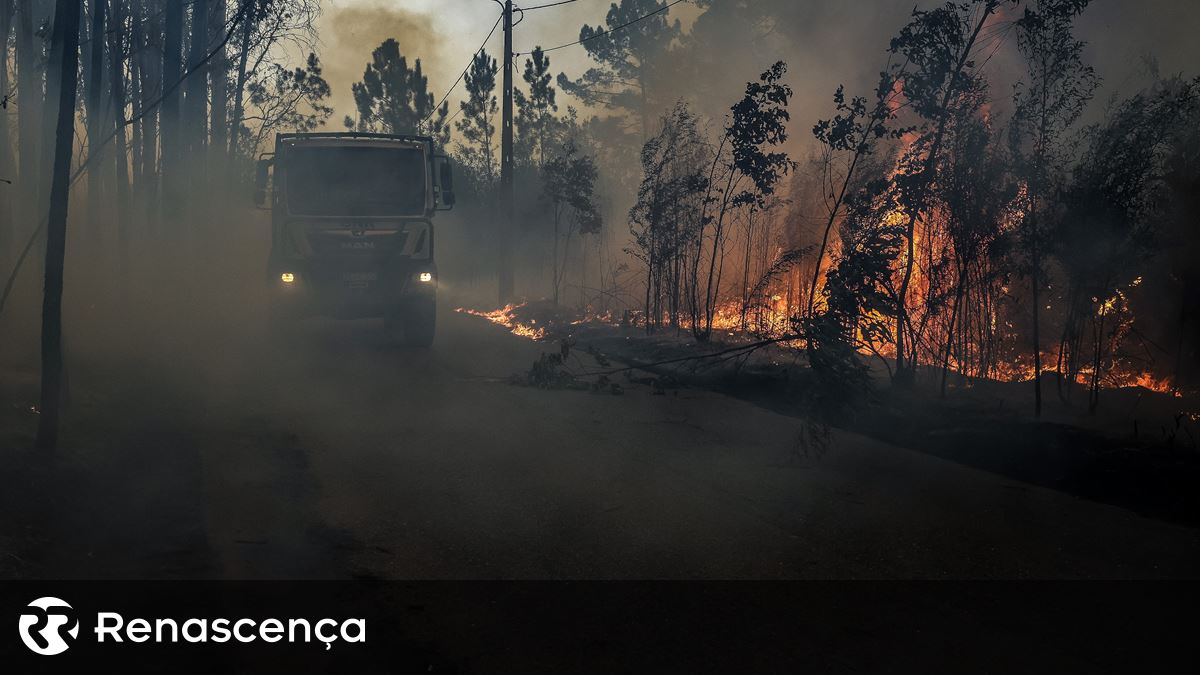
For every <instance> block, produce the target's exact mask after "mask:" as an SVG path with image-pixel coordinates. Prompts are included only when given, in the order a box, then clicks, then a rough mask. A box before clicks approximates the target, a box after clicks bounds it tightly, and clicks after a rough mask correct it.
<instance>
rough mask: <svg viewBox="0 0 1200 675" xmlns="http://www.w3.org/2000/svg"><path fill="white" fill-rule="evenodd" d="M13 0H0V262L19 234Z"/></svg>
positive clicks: (14, 243)
mask: <svg viewBox="0 0 1200 675" xmlns="http://www.w3.org/2000/svg"><path fill="white" fill-rule="evenodd" d="M12 19H13V0H0V45H2V46H3V47H4V49H3V51H2V52H0V96H3V105H2V106H0V179H3V180H5V181H9V182H8V183H4V184H0V265H3V264H4V263H7V262H8V260H7V256H8V254H9V252H12V251H14V250H16V246H17V244H16V242H17V240H18V238H19V237H17V236H16V235H17V233H16V232H15V231H14V230H13V215H14V213H13V208H12V200H13V197H14V196H15V195H16V193H15V192H14V191H13V185H15V180H14V176H13V170H12V169H13V161H12V159H13V156H12V145H11V144H10V143H9V132H8V109H9V100H8V92H9V91H10V90H11V87H10V86H9V84H8V36H9V34H10V33H12Z"/></svg>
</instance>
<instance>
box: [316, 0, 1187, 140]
mask: <svg viewBox="0 0 1200 675" xmlns="http://www.w3.org/2000/svg"><path fill="white" fill-rule="evenodd" d="M547 1H549V0H529V1H528V2H527V3H526V4H528V5H530V6H532V5H538V4H544V3H545V2H547ZM610 2H611V0H578V1H577V2H574V3H571V4H567V5H562V6H559V7H552V8H547V9H542V10H538V11H531V12H529V13H528V14H526V15H525V18H524V21H523V22H522V23H521V24H520V25H518V26H517V27H516V29H515V32H514V36H515V37H514V47H515V49H516V50H517V51H528V50H529V49H531V48H532V47H533V46H535V45H539V44H540V45H545V46H552V45H557V44H562V43H566V42H571V41H573V40H575V39H577V38H578V37H579V28H580V26H581V25H583V24H584V23H590V24H593V25H595V24H602V23H603V22H604V16H605V14H606V12H607V11H608V7H609V5H610ZM714 4H715V5H718V6H720V5H723V4H724V5H746V6H749V7H751V8H753V10H756V11H759V12H763V13H765V14H767V15H769V16H770V17H771V18H772V20H771V21H770V22H769V24H770V25H768V26H766V28H765V29H764V30H763V31H762V32H760V33H759V34H757V35H755V36H754V39H753V40H746V39H745V36H744V34H742V33H739V32H738V31H736V30H727V28H728V27H729V25H730V22H728V21H723V20H721V19H716V20H710V21H708V22H707V23H706V22H704V21H695V18H696V16H697V14H698V13H699V12H698V10H697V9H696V8H695V7H692V6H691V5H689V4H688V3H683V4H680V5H677V6H676V7H674V8H672V9H671V10H670V14H671V16H672V17H673V18H679V19H681V20H682V22H683V26H684V28H685V30H687V31H691V30H696V31H698V34H700V35H702V36H703V39H704V40H705V41H707V42H709V43H711V50H712V52H711V53H712V55H713V57H714V58H712V59H711V60H709V61H708V62H707V63H706V65H705V68H706V71H705V73H704V79H705V81H706V82H705V83H704V84H705V85H706V86H707V87H708V90H709V91H710V92H712V93H715V94H719V95H723V96H724V98H727V99H728V100H729V102H730V103H732V102H733V100H734V99H736V97H737V96H738V94H739V93H740V90H741V87H742V86H743V83H744V82H745V81H746V80H748V79H752V78H753V77H754V76H755V75H757V73H758V72H759V71H761V70H762V69H763V68H765V67H766V66H767V65H769V63H770V62H771V61H773V60H775V59H783V60H785V61H787V62H788V64H789V66H790V76H789V79H790V81H791V84H792V86H793V87H794V88H795V91H796V99H795V103H794V106H793V120H795V126H796V128H795V129H794V131H793V135H794V136H795V135H799V136H806V135H807V130H808V129H809V128H810V126H811V124H812V123H813V122H814V121H815V120H816V119H818V118H819V117H821V116H828V114H829V112H830V95H831V94H832V92H833V89H834V88H835V87H836V86H837V85H838V84H839V83H845V84H846V85H847V87H848V89H849V90H850V91H851V92H853V93H858V92H862V93H866V92H868V91H869V87H870V84H871V81H872V80H873V78H874V76H875V74H876V73H877V72H878V70H879V68H880V66H881V65H882V64H883V62H884V59H885V54H884V52H885V50H886V48H887V45H888V41H889V39H890V37H891V36H892V35H894V34H895V32H896V30H897V29H898V28H899V27H900V26H901V25H902V24H903V23H904V22H905V20H906V18H907V16H908V15H909V13H910V12H911V11H912V9H913V6H914V4H916V5H917V6H921V7H928V6H933V4H934V3H933V2H928V1H920V0H855V1H847V0H742V1H741V2H738V1H737V0H715V2H714ZM712 11H713V12H717V11H718V10H716V9H714V10H712ZM725 11H726V12H731V13H733V14H738V13H742V14H745V10H744V9H726V10H725ZM1006 11H1007V12H1009V13H1011V14H1014V15H1015V12H1018V11H1020V6H1019V5H1018V6H1017V7H1016V8H1015V9H1011V8H1010V9H1006ZM497 15H498V7H497V5H496V3H495V2H492V0H325V3H324V13H323V15H322V17H321V20H320V26H319V34H320V38H321V47H320V49H321V56H322V60H323V61H324V62H325V63H326V75H327V77H328V79H329V81H330V84H331V85H332V87H333V91H334V105H335V108H336V111H337V112H336V116H335V117H334V120H333V121H332V122H331V123H332V124H336V125H340V123H341V122H340V120H341V119H342V117H343V116H344V115H346V114H348V113H353V99H352V98H351V94H350V84H351V83H352V82H355V81H358V80H359V79H360V78H361V76H362V71H363V67H364V65H365V64H366V62H367V60H368V59H369V58H370V53H371V50H372V49H374V47H376V46H377V45H378V44H379V43H380V42H382V41H383V40H384V39H386V38H389V37H395V38H397V39H398V40H399V42H400V47H401V52H402V53H404V54H405V55H407V56H409V58H410V59H412V58H414V57H420V58H421V60H422V64H423V66H424V68H425V72H426V73H427V74H428V75H429V80H430V86H431V89H432V90H433V91H434V93H435V95H436V96H437V97H438V98H440V97H441V95H442V94H443V93H444V92H445V89H446V87H448V86H449V85H450V84H451V83H453V82H454V80H455V78H457V77H458V74H459V73H460V72H461V71H462V69H463V67H464V66H465V65H466V63H467V60H468V59H469V57H470V55H471V53H472V52H473V51H474V50H475V49H476V48H477V47H478V46H479V44H480V42H481V41H482V40H483V37H484V36H485V35H487V32H488V30H489V29H490V28H491V26H492V23H493V22H494V21H495V19H496V17H497ZM1198 33H1200V1H1197V0H1093V2H1092V6H1090V7H1089V8H1088V9H1087V10H1086V12H1085V13H1084V15H1083V17H1082V18H1081V19H1079V22H1078V35H1079V37H1080V39H1082V40H1084V41H1086V42H1088V43H1089V48H1088V58H1089V59H1090V62H1091V63H1092V64H1093V65H1094V66H1095V67H1096V71H1097V73H1098V74H1099V75H1100V77H1101V78H1102V85H1101V90H1100V91H1099V92H1098V94H1097V100H1096V107H1099V106H1101V105H1102V104H1103V102H1104V101H1106V100H1107V99H1108V98H1109V96H1111V95H1112V94H1113V93H1114V91H1115V92H1119V93H1121V94H1128V93H1131V92H1132V91H1133V90H1134V89H1136V88H1137V87H1138V86H1140V84H1141V83H1143V82H1144V81H1145V77H1146V72H1147V67H1146V63H1147V62H1148V61H1147V59H1148V57H1153V58H1154V59H1155V60H1157V63H1158V66H1159V70H1160V72H1161V73H1162V74H1164V75H1167V74H1173V73H1183V74H1185V75H1196V74H1198V72H1200V40H1198V39H1197V34H1198ZM501 46H502V35H501V31H500V30H499V29H497V30H496V32H495V34H494V35H493V36H492V38H491V40H490V41H489V43H488V51H489V52H490V53H491V54H493V55H495V56H497V57H498V56H499V54H500V52H501ZM550 56H551V60H552V68H553V71H554V72H555V73H558V72H559V71H566V72H567V74H568V75H571V76H576V75H578V74H579V73H581V72H582V71H583V70H584V69H586V68H587V67H588V66H589V64H590V61H589V59H588V57H587V54H586V52H585V51H584V50H583V48H582V47H578V46H576V47H571V48H567V49H563V50H559V51H556V52H553V53H552V54H551V55H550ZM1017 66H1018V63H1017V61H1016V58H1015V54H1014V52H1013V45H1012V40H1011V38H1010V39H1008V40H1007V41H1006V43H1005V44H1001V45H999V49H998V51H997V53H996V55H995V57H994V58H993V60H992V61H991V62H990V63H989V66H988V68H989V70H990V71H992V75H993V85H994V86H993V95H994V97H995V98H996V100H997V102H998V105H1003V104H1004V103H1005V102H1007V100H1008V98H1009V96H1010V89H1009V85H1010V83H1011V81H1012V79H1013V77H1014V75H1013V73H1014V72H1015V71H1016V69H1017ZM518 78H519V75H518ZM686 80H687V78H686V77H682V76H681V78H680V81H679V82H678V84H679V87H680V91H679V92H675V96H688V95H689V93H690V90H692V89H694V87H693V85H694V84H695V83H694V82H687V81H686ZM519 83H520V82H519V79H518V84H519ZM724 92H727V94H725V93H724ZM461 94H462V90H461V86H460V88H459V89H458V90H456V91H455V93H454V95H452V96H451V98H450V101H451V110H455V109H457V105H458V101H459V100H460V98H459V97H460V95H461ZM567 102H568V103H577V102H571V101H567ZM712 103H713V107H712V110H713V111H716V110H720V109H721V107H723V106H724V105H728V104H727V103H726V104H722V105H721V106H717V105H716V103H719V102H712ZM701 107H702V108H703V107H704V105H703V103H702V106H701Z"/></svg>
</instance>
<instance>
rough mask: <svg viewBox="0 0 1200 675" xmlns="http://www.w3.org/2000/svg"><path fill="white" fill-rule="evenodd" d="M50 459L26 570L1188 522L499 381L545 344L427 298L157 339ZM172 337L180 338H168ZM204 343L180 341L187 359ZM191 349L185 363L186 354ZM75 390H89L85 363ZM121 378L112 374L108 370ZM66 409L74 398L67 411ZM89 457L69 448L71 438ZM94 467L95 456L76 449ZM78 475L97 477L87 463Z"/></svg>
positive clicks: (278, 572) (496, 566) (1015, 539)
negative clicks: (42, 529) (413, 328)
mask: <svg viewBox="0 0 1200 675" xmlns="http://www.w3.org/2000/svg"><path fill="white" fill-rule="evenodd" d="M179 340H180V343H179V344H178V348H177V349H175V350H172V352H171V355H170V357H169V358H166V357H156V358H150V357H148V358H147V359H146V362H145V364H143V366H142V367H143V368H144V372H142V373H140V375H139V374H136V373H135V374H130V370H129V369H128V368H125V369H123V370H122V371H121V372H122V373H124V375H122V376H120V377H129V378H131V379H132V380H133V381H136V382H137V384H133V385H123V384H120V383H114V384H112V387H111V391H110V392H109V393H108V394H106V395H107V396H108V397H109V398H108V399H104V400H107V401H108V403H105V404H103V405H101V406H99V408H102V409H106V410H107V409H111V408H113V407H114V406H113V401H116V402H118V404H119V405H117V406H116V407H117V408H119V409H122V410H123V411H124V412H122V413H121V415H120V416H118V417H117V418H115V419H114V418H112V416H111V415H108V416H107V417H106V418H105V419H106V420H107V422H106V425H107V426H106V428H104V429H103V430H102V432H103V433H102V437H101V438H100V439H98V440H96V441H94V442H83V441H80V440H79V439H78V438H77V439H76V443H75V447H74V448H73V449H71V450H68V451H67V452H66V455H65V462H66V464H67V466H68V468H69V467H70V466H72V465H74V466H75V467H76V468H75V471H76V474H77V475H78V476H79V478H78V484H79V486H80V487H79V494H78V500H79V502H78V504H56V505H52V506H51V509H52V510H53V512H55V513H62V514H71V515H68V516H63V519H62V520H61V521H60V522H56V523H55V524H54V525H53V527H52V528H51V529H50V530H49V532H50V533H49V534H48V535H47V537H48V539H49V540H50V541H49V542H46V545H45V547H44V548H45V550H46V551H48V552H47V553H46V554H45V562H44V566H42V567H41V568H40V569H38V570H36V573H37V574H39V575H44V576H59V577H62V576H68V577H135V578H136V577H221V578H229V577H233V578H295V577H333V578H347V577H355V578H469V579H493V578H503V579H513V578H533V579H540V578H555V579H560V578H639V579H645V578H963V577H969V578H974V577H1004V578H1026V577H1088V578H1095V577H1106V578H1113V577H1119V578H1127V577H1172V576H1174V577H1178V576H1193V575H1194V574H1195V571H1196V570H1197V569H1200V565H1198V564H1197V563H1200V537H1198V533H1197V530H1195V529H1192V528H1188V527H1183V526H1178V525H1173V524H1168V523H1165V522H1161V521H1157V520H1153V519H1147V518H1144V517H1141V516H1138V515H1136V514H1134V513H1132V512H1130V511H1127V510H1123V509H1120V508H1117V507H1113V506H1108V505H1103V504H1099V503H1094V502H1089V501H1085V500H1081V499H1078V498H1075V497H1072V496H1069V495H1066V494H1063V493H1059V492H1055V491H1052V490H1047V489H1043V488H1039V487H1035V486H1032V485H1027V484H1022V483H1018V482H1015V481H1012V480H1009V479H1005V478H1003V477H1000V476H997V475H994V474H991V473H987V472H983V471H979V470H975V469H971V468H968V467H965V466H961V465H958V464H955V463H953V462H949V461H945V460H941V459H938V458H935V457H931V456H929V455H926V454H922V453H919V452H914V451H911V450H906V449H902V448H896V447H890V446H887V445H884V444H882V443H879V442H876V441H873V440H871V439H868V438H866V437H863V436H860V435H856V434H854V433H850V432H846V431H835V432H834V439H833V443H832V446H831V447H830V448H829V449H828V450H827V451H826V452H825V453H823V454H822V455H820V456H817V455H816V454H812V455H809V456H804V455H803V454H802V453H797V452H796V449H795V448H796V444H795V439H796V437H797V434H798V432H799V428H800V422H799V421H798V420H797V419H794V418H790V417H785V416H781V415H778V414H775V413H772V412H769V411H766V410H764V409H761V408H758V407H755V406H753V405H751V404H749V403H746V402H742V401H739V400H734V399H731V398H727V397H725V396H721V395H718V394H715V393H711V392H706V391H696V390H686V389H685V390H680V391H678V392H668V393H667V394H666V395H655V394H654V393H653V392H651V391H650V389H649V388H648V387H645V386H639V385H627V386H625V387H624V393H623V394H622V395H613V394H611V393H592V392H582V391H545V390H538V389H532V388H525V387H519V386H514V385H512V384H509V383H507V382H506V381H505V379H506V378H507V376H509V375H511V374H513V373H516V372H520V371H523V370H525V369H527V368H528V367H529V365H530V363H531V362H532V361H533V360H534V359H535V358H536V357H537V356H538V354H539V353H540V352H541V351H543V350H548V349H552V348H554V347H553V345H545V344H538V343H533V342H530V341H528V340H525V339H523V338H519V337H516V336H513V335H510V334H508V333H507V332H506V331H504V330H503V329H502V328H500V327H498V326H494V325H491V324H489V323H488V322H486V321H485V320H483V319H480V318H477V317H471V316H467V315H463V314H456V313H452V312H450V311H447V308H443V311H442V312H441V314H440V326H439V334H438V338H437V341H436V344H435V346H434V347H433V348H432V350H430V351H412V350H402V349H398V348H394V347H391V346H388V344H387V343H386V341H385V337H384V335H383V331H382V328H381V327H380V326H379V325H378V324H377V323H372V322H332V321H330V322H324V321H318V322H313V323H310V324H307V325H304V326H303V327H301V328H299V329H297V331H296V333H295V334H294V335H292V336H289V337H288V338H287V339H285V340H283V341H280V342H267V341H265V340H252V341H249V342H248V343H247V342H245V341H241V340H238V339H234V337H233V332H231V331H230V330H228V329H227V328H225V327H218V326H212V327H209V328H208V329H207V330H205V329H204V328H203V327H197V328H196V329H195V330H193V331H190V332H189V333H187V334H186V335H181V336H179ZM189 340H190V341H192V342H191V343H189V342H188V341H189ZM201 346H202V347H203V348H200V347H201ZM189 354H204V356H196V357H189V356H188V355H189ZM80 377H81V378H82V377H91V378H92V379H93V380H96V379H97V378H99V379H102V377H101V376H100V375H98V374H97V373H91V374H90V375H89V374H87V373H84V374H82V375H80ZM118 379H119V377H118ZM79 405H80V407H81V409H82V410H84V411H85V412H84V413H81V414H84V415H86V410H87V409H88V408H87V404H86V402H84V403H81V404H79ZM89 443H90V444H89ZM98 458H103V459H98ZM97 463H98V464H97Z"/></svg>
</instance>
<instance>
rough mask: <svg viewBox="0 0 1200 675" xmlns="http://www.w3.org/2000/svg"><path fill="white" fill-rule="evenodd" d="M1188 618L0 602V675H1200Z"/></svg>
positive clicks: (818, 586) (1185, 603)
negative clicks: (1188, 674) (1175, 674)
mask: <svg viewBox="0 0 1200 675" xmlns="http://www.w3.org/2000/svg"><path fill="white" fill-rule="evenodd" d="M1198 600H1200V585H1197V584H1194V583H1140V582H754V581H745V582H673V581H668V582H624V581H612V582H606V581H554V582H549V581H547V582H483V581H480V582H456V581H439V582H373V581H354V582H350V581H348V582H319V581H312V582H301V581H295V582H283V581H280V582H190V581H178V582H168V581H148V582H139V581H130V582H84V581H64V582H55V581H37V582H32V581H30V582H7V583H5V584H0V612H4V613H5V614H7V615H8V618H7V619H3V618H0V626H7V628H6V629H0V635H2V638H0V649H2V650H3V655H2V656H3V661H0V663H2V664H3V665H0V670H2V671H3V672H6V673H27V672H57V671H61V672H79V673H84V672H156V673H167V672H170V673H182V672H239V673H276V672H289V673H293V672H303V673H326V672H328V673H508V672H520V673H780V672H820V673H828V672H836V673H852V672H853V673H875V672H922V673H931V672H960V673H966V672H970V673H1014V672H1019V673H1034V672H1045V673H1055V674H1056V675H1062V674H1064V673H1132V672H1155V673H1166V672H1195V670H1196V647H1195V644H1196V640H1195V626H1196V621H1195V614H1196V608H1197V607H1198V606H1200V604H1198V603H1197V601H1198ZM30 603H35V604H34V605H31V604H30ZM68 606H69V607H68ZM322 622H324V623H322ZM360 624H361V633H360V632H359V626H360ZM73 627H74V628H76V631H75V635H74V636H72V635H71V633H70V631H71V629H72V628H73ZM98 628H99V629H100V632H99V633H98V632H97V629H98ZM360 638H361V639H360ZM31 644H32V646H31ZM56 649H57V650H60V651H59V653H55V654H50V655H42V654H39V653H38V650H41V651H42V652H50V651H55V650H56Z"/></svg>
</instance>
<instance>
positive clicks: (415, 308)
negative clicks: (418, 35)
mask: <svg viewBox="0 0 1200 675" xmlns="http://www.w3.org/2000/svg"><path fill="white" fill-rule="evenodd" d="M255 173H256V175H255V203H256V204H258V205H259V206H260V207H261V208H268V209H269V210H270V211H271V249H270V256H269V258H268V260H267V284H268V290H269V294H270V302H271V309H270V320H271V323H272V325H273V326H274V327H275V328H276V329H284V330H286V328H287V326H289V325H290V324H291V322H293V321H294V320H296V319H299V318H303V317H307V316H330V317H337V318H347V319H350V318H373V317H381V318H383V319H384V321H385V325H386V327H387V331H388V333H389V335H393V336H395V337H396V338H397V339H399V340H401V341H402V342H403V343H404V344H406V345H409V346H414V347H428V346H429V345H430V344H432V343H433V336H434V331H435V326H436V318H437V308H436V307H437V303H436V297H437V285H438V276H437V265H436V263H435V262H434V227H433V215H434V213H435V212H436V211H440V210H447V209H450V208H451V207H453V206H454V183H453V177H452V173H451V168H450V162H449V160H448V159H447V158H446V157H445V156H443V155H440V154H437V153H436V152H435V146H434V142H433V139H432V138H430V137H428V136H405V135H393V134H371V133H357V132H318V133H295V134H279V135H278V136H277V137H276V139H275V151H274V152H273V153H265V154H264V155H263V156H262V157H260V158H259V161H258V164H257V167H256V172H255Z"/></svg>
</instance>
